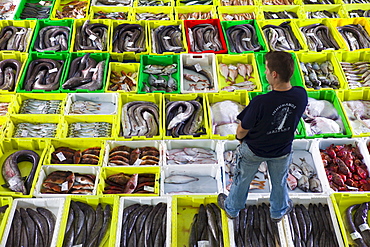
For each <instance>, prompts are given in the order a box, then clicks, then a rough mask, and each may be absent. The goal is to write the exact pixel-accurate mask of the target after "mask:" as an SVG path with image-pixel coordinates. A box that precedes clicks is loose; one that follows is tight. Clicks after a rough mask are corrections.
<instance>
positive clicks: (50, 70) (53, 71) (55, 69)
mask: <svg viewBox="0 0 370 247" xmlns="http://www.w3.org/2000/svg"><path fill="white" fill-rule="evenodd" d="M55 72H58V69H57V68H54V69H49V74H51V73H55Z"/></svg>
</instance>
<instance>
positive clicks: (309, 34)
mask: <svg viewBox="0 0 370 247" xmlns="http://www.w3.org/2000/svg"><path fill="white" fill-rule="evenodd" d="M306 36H315V34H314V33H306Z"/></svg>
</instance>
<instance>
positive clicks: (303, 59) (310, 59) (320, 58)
mask: <svg viewBox="0 0 370 247" xmlns="http://www.w3.org/2000/svg"><path fill="white" fill-rule="evenodd" d="M297 58H298V62H299V63H305V64H306V63H311V64H313V63H315V62H317V63H318V64H319V65H320V64H322V63H323V62H325V61H329V62H331V64H332V65H333V68H334V71H333V72H332V74H333V75H335V76H336V77H337V78H338V82H339V88H338V89H347V83H346V82H345V81H343V80H342V78H341V77H340V73H341V71H342V68H341V66H340V64H339V62H338V60H337V59H336V56H335V53H334V52H324V53H316V52H307V53H298V54H297ZM298 68H299V72H300V75H301V77H302V81H303V82H305V79H304V75H305V74H304V73H303V71H302V69H301V68H302V66H301V64H299V65H298ZM305 89H306V90H307V91H314V90H315V89H314V88H309V87H307V86H306V85H305ZM332 89H333V88H331V87H329V88H320V90H332Z"/></svg>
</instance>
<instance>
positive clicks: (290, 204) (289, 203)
mask: <svg viewBox="0 0 370 247" xmlns="http://www.w3.org/2000/svg"><path fill="white" fill-rule="evenodd" d="M288 205H289V208H288V210H287V211H286V212H285V214H284V215H283V216H281V217H280V218H271V221H272V222H275V223H279V222H280V221H281V220H282V219H283V217H284V216H285V215H287V214H290V212H292V210H293V202H292V200H290V199H289V201H288Z"/></svg>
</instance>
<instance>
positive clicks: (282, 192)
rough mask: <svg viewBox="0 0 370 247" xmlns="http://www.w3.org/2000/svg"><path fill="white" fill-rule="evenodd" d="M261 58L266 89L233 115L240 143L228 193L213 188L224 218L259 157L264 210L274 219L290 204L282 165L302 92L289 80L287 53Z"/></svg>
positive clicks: (234, 208) (237, 206)
mask: <svg viewBox="0 0 370 247" xmlns="http://www.w3.org/2000/svg"><path fill="white" fill-rule="evenodd" d="M265 58H266V64H265V67H266V71H265V74H266V79H267V81H268V83H269V84H270V86H271V87H272V91H271V92H269V93H267V94H263V95H258V96H256V97H254V98H253V99H252V100H251V101H250V103H249V105H248V106H247V107H246V108H245V109H244V110H243V111H242V112H241V113H240V114H239V115H238V117H237V118H238V119H239V120H240V121H241V123H240V124H239V126H238V128H237V130H236V139H237V140H239V141H240V142H241V144H240V145H239V147H238V152H239V153H238V159H237V160H238V161H237V164H236V170H235V176H234V179H233V183H232V185H231V188H230V194H229V196H228V197H227V196H226V195H225V194H223V193H221V194H219V196H218V204H219V206H220V208H222V209H224V210H225V211H226V214H227V216H228V217H229V218H235V217H236V216H238V214H239V211H240V210H241V209H243V208H245V202H246V199H247V196H248V191H249V185H250V183H251V181H252V180H253V178H254V176H255V174H256V173H257V171H258V167H259V165H260V163H261V162H263V161H266V162H267V165H268V170H269V174H270V179H271V185H272V190H271V194H270V214H271V218H272V220H273V221H274V222H279V221H280V220H281V219H282V217H283V216H284V215H286V214H288V213H289V212H290V211H291V210H292V208H293V203H292V201H291V200H290V199H289V195H288V188H287V176H288V167H289V164H290V163H291V161H292V142H293V139H294V132H295V130H296V128H297V125H298V122H299V120H300V118H301V116H302V113H303V112H304V110H305V108H306V105H307V93H306V91H305V89H304V88H302V87H296V86H294V87H293V86H292V85H291V83H290V78H291V77H292V75H293V72H294V61H293V59H292V55H291V54H289V53H286V52H282V51H273V52H269V53H267V54H266V56H265Z"/></svg>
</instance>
